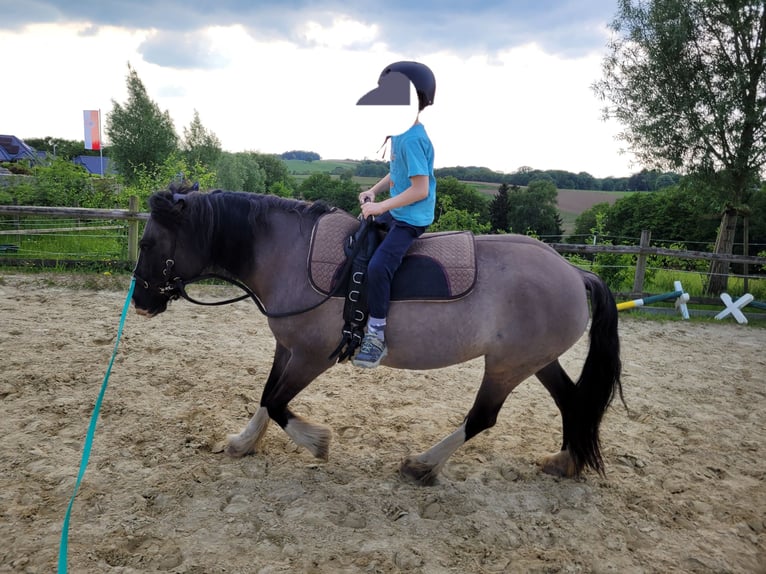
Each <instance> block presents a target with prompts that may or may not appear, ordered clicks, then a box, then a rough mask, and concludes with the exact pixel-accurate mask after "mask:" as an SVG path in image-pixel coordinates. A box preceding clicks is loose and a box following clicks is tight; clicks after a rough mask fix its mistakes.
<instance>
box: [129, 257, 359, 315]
mask: <svg viewBox="0 0 766 574" xmlns="http://www.w3.org/2000/svg"><path fill="white" fill-rule="evenodd" d="M352 247H353V253H352V254H351V255H350V256H349V257H348V258H347V259H346V262H345V263H344V265H343V271H342V272H341V274H340V277H339V279H338V281H337V283H336V285H335V287H333V289H332V291H330V293H328V294H327V295H326V296H325V297H324V298H322V299H321V300H320V301H318V302H317V303H314V304H312V305H309V306H308V307H304V308H303V309H297V310H294V311H283V312H280V313H273V312H270V311H268V310H267V309H266V307H265V306H264V304H263V302H262V301H261V300H260V299H259V298H258V295H256V294H255V293H254V292H253V290H252V289H250V287H248V286H247V285H245V284H244V283H242V282H241V281H239V280H237V279H233V278H231V277H227V276H225V275H219V274H218V273H206V274H204V275H199V276H197V277H194V278H193V279H181V278H180V277H178V276H176V277H173V278H172V279H171V277H172V276H173V267H174V266H175V261H173V260H172V259H168V260H166V261H165V269H164V270H163V271H162V274H163V275H164V276H165V277H166V278H167V281H166V282H165V283H164V284H154V285H152V284H151V283H149V281H147V280H146V279H144V278H143V277H140V276H138V275H137V274H136V272H135V269H134V270H133V277H135V278H136V280H137V281H138V282H140V283H141V284H143V287H144V288H145V289H155V290H157V291H159V293H160V294H162V295H164V296H166V297H168V298H169V299H170V300H171V301H175V300H176V299H179V298H183V299H185V300H187V301H188V302H189V303H193V304H195V305H205V306H217V305H229V304H231V303H237V302H238V301H243V300H244V299H247V298H250V299H252V300H253V302H254V303H255V305H256V307H258V310H259V311H260V312H261V313H262V314H263V315H265V316H266V317H268V318H269V319H282V318H285V317H293V316H295V315H301V314H303V313H308V312H309V311H313V310H314V309H316V308H317V307H320V306H321V305H323V304H325V303H326V302H327V301H329V300H330V299H332V298H333V297H335V296H336V295H337V294H338V293H339V292H340V290H341V289H342V288H343V287H344V285H345V281H344V280H343V279H344V278H345V277H346V274H347V273H348V271H349V270H350V269H351V264H352V263H353V260H354V256H355V254H356V252H357V251H358V249H359V246H358V245H353V246H352ZM136 267H138V264H136ZM206 279H219V280H221V281H225V282H226V283H229V284H231V285H234V286H235V287H238V288H240V289H241V290H242V291H244V292H245V293H244V295H240V296H239V297H232V298H231V299H226V300H224V301H213V302H210V301H198V300H197V299H195V298H193V297H192V296H191V295H189V294H188V293H187V292H186V286H187V285H193V284H194V283H199V282H200V281H205V280H206Z"/></svg>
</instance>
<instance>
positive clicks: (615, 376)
mask: <svg viewBox="0 0 766 574" xmlns="http://www.w3.org/2000/svg"><path fill="white" fill-rule="evenodd" d="M582 274H583V281H584V282H585V287H586V288H587V289H588V291H590V299H591V326H590V349H589V350H588V356H587V357H586V358H585V365H584V366H583V370H582V373H581V374H580V379H579V380H578V381H577V383H576V384H575V391H574V393H573V394H574V400H573V403H574V404H572V405H571V407H572V408H571V409H570V413H569V414H570V416H571V419H570V421H569V423H570V424H569V425H567V426H569V428H568V429H565V434H566V439H567V443H568V444H567V449H568V450H569V453H570V455H571V456H572V458H573V460H574V463H575V469H576V472H577V473H578V474H579V472H580V471H581V470H582V468H583V467H585V466H589V467H591V468H592V469H593V470H595V471H596V472H598V473H599V474H602V475H603V474H604V462H603V460H602V458H601V443H600V439H599V426H600V425H601V418H602V416H603V415H604V412H606V409H607V407H609V405H610V404H611V402H612V399H613V398H614V395H615V393H619V395H620V400H621V401H622V403H623V404H625V399H624V397H623V395H622V384H621V383H620V373H621V371H622V362H621V361H620V339H619V335H618V332H617V314H618V311H617V304H616V303H615V300H614V297H613V296H612V292H611V291H610V290H609V287H608V286H607V285H606V283H604V281H603V280H602V279H601V278H600V277H598V276H597V275H594V274H593V273H590V272H587V271H582Z"/></svg>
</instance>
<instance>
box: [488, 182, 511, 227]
mask: <svg viewBox="0 0 766 574" xmlns="http://www.w3.org/2000/svg"><path fill="white" fill-rule="evenodd" d="M509 191H510V187H508V184H507V183H503V184H501V185H500V187H498V188H497V195H496V196H495V198H494V199H493V200H492V201H491V202H490V204H489V223H490V228H491V230H492V232H493V233H498V232H500V233H505V232H506V231H509V230H510V227H509V224H508V207H509V198H508V192H509Z"/></svg>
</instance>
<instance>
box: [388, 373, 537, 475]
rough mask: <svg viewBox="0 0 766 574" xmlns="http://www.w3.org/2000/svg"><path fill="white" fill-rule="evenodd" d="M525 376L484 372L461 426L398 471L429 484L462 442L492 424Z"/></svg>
mask: <svg viewBox="0 0 766 574" xmlns="http://www.w3.org/2000/svg"><path fill="white" fill-rule="evenodd" d="M526 377H527V374H525V375H524V376H519V375H512V376H509V375H508V374H490V373H489V372H488V371H485V372H484V379H483V380H482V383H481V387H480V388H479V392H478V393H477V395H476V399H475V400H474V403H473V406H472V407H471V410H470V411H469V412H468V415H467V416H466V418H465V419H464V420H463V423H462V424H461V425H460V426H459V427H458V428H457V429H456V430H455V431H454V432H453V433H452V434H450V435H449V436H447V437H445V438H444V439H443V440H441V441H440V442H439V443H438V444H436V445H434V446H433V447H431V448H430V449H429V450H427V451H426V452H424V453H421V454H418V455H413V456H409V457H407V458H405V459H404V461H402V464H401V466H400V467H399V472H400V473H401V474H402V476H404V477H405V478H409V479H411V480H414V481H415V482H418V483H420V484H432V483H433V482H434V481H435V480H436V477H437V475H438V474H439V472H440V471H441V469H442V467H443V466H444V464H445V463H446V462H447V459H449V457H450V456H452V454H453V453H454V452H455V451H456V450H457V449H458V448H460V447H461V446H462V445H463V444H464V443H465V442H467V441H468V440H470V439H471V438H473V437H474V436H476V435H477V434H479V433H480V432H481V431H483V430H486V429H488V428H490V427H492V426H494V425H495V423H496V422H497V415H498V413H499V412H500V408H501V407H502V406H503V403H504V402H505V399H506V398H507V397H508V395H509V394H510V393H511V391H512V390H513V389H514V388H516V386H517V385H518V384H519V383H520V382H521V381H523V380H524V379H525V378H526Z"/></svg>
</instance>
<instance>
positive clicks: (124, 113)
mask: <svg viewBox="0 0 766 574" xmlns="http://www.w3.org/2000/svg"><path fill="white" fill-rule="evenodd" d="M127 84H128V101H127V102H126V103H125V105H124V106H123V105H120V104H119V103H118V102H116V101H114V100H112V105H113V108H112V111H111V112H110V113H109V114H108V115H107V117H106V134H107V136H108V137H109V141H110V143H111V157H112V160H113V161H114V162H115V163H116V164H117V166H118V168H117V169H118V171H119V173H120V174H121V175H122V176H123V177H124V178H125V181H126V183H128V184H132V183H135V182H137V181H138V177H139V174H140V173H145V172H146V171H149V172H151V171H154V170H156V169H157V168H158V167H159V166H160V165H162V163H163V162H164V161H165V160H166V159H167V158H168V157H169V156H170V155H171V154H172V153H173V152H174V151H176V150H177V148H178V135H177V134H176V131H175V127H174V126H173V120H172V119H171V118H170V114H169V113H168V112H167V111H165V112H162V111H160V108H159V106H158V105H157V104H156V103H155V102H154V101H152V100H151V99H150V98H149V96H148V94H147V92H146V88H145V87H144V84H143V82H142V81H141V79H140V78H139V77H138V74H137V73H136V71H135V70H134V69H133V68H132V67H131V65H130V64H128V76H127Z"/></svg>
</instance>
